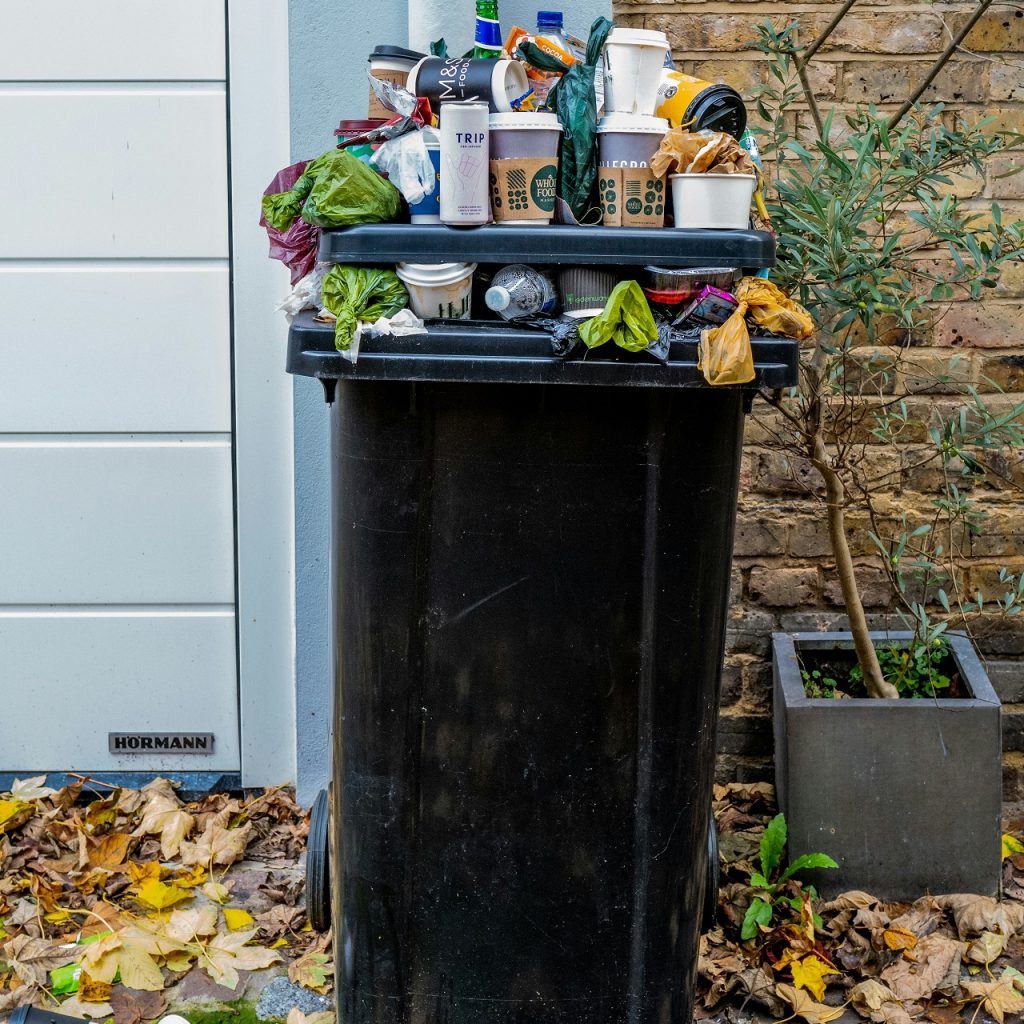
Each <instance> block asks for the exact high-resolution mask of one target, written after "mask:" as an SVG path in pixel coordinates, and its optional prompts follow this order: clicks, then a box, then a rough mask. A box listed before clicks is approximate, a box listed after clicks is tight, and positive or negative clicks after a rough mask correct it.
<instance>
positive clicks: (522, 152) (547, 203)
mask: <svg viewBox="0 0 1024 1024" xmlns="http://www.w3.org/2000/svg"><path fill="white" fill-rule="evenodd" d="M488 129H489V132H490V136H491V155H490V182H491V213H492V215H493V216H494V219H495V221H498V222H499V223H503V224H507V225H510V226H514V225H520V224H521V225H529V224H550V223H551V219H552V217H554V215H555V189H556V186H557V185H558V147H559V143H560V142H561V139H562V125H561V124H560V123H559V120H558V115H557V114H546V113H521V114H520V113H513V114H491V116H490V118H489V121H488Z"/></svg>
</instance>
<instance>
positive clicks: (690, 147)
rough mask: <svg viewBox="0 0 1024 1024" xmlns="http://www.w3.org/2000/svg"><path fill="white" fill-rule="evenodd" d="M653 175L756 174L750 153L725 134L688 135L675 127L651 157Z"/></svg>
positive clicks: (689, 133) (703, 133) (688, 133)
mask: <svg viewBox="0 0 1024 1024" xmlns="http://www.w3.org/2000/svg"><path fill="white" fill-rule="evenodd" d="M651 173H652V174H654V175H655V176H656V177H658V178H661V177H663V176H664V175H666V174H757V165H756V164H755V163H754V161H753V160H752V159H751V157H750V154H749V153H748V152H747V151H746V150H745V149H744V148H743V147H742V146H741V145H740V144H739V142H737V140H736V139H734V138H733V137H732V136H731V135H728V134H726V133H725V132H688V131H686V129H685V128H672V129H670V130H669V131H668V132H666V133H665V137H664V138H663V139H662V140H661V145H660V146H659V147H658V152H657V153H655V154H654V156H653V157H652V158H651Z"/></svg>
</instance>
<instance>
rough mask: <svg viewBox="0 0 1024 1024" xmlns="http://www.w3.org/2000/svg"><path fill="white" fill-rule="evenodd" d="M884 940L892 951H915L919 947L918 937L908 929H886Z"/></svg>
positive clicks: (883, 934)
mask: <svg viewBox="0 0 1024 1024" xmlns="http://www.w3.org/2000/svg"><path fill="white" fill-rule="evenodd" d="M882 938H883V939H885V944H886V945H887V946H888V947H889V948H890V949H913V948H914V947H915V946H916V945H917V936H916V935H915V934H914V933H913V932H911V931H907V929H906V928H886V929H885V931H884V932H882Z"/></svg>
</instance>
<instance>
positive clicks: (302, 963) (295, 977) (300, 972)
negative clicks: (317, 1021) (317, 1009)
mask: <svg viewBox="0 0 1024 1024" xmlns="http://www.w3.org/2000/svg"><path fill="white" fill-rule="evenodd" d="M288 980H289V981H290V982H292V984H294V985H301V986H302V987H303V988H309V989H312V990H313V991H314V992H319V993H321V994H322V995H326V994H327V993H328V992H330V990H331V986H332V985H333V984H334V961H333V960H331V958H330V956H328V955H327V954H326V953H322V952H320V951H319V950H311V951H310V952H309V953H306V954H305V955H304V956H301V957H299V959H298V960H293V961H292V962H291V963H290V964H289V965H288Z"/></svg>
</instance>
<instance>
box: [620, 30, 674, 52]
mask: <svg viewBox="0 0 1024 1024" xmlns="http://www.w3.org/2000/svg"><path fill="white" fill-rule="evenodd" d="M608 43H627V44H629V43H632V44H633V45H636V46H662V47H664V48H665V49H666V50H667V49H668V36H667V35H665V33H664V32H658V31H657V30H655V29H652V28H613V29H612V30H611V32H609V33H608V38H607V39H606V40H605V46H607V45H608Z"/></svg>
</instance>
